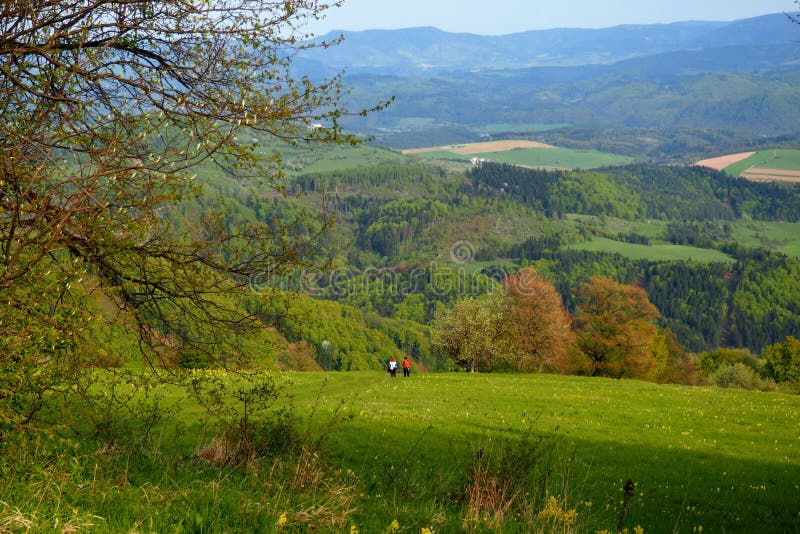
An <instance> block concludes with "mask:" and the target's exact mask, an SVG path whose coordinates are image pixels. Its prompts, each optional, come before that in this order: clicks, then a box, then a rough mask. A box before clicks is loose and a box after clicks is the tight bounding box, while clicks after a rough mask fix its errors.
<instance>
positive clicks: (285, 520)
mask: <svg viewBox="0 0 800 534" xmlns="http://www.w3.org/2000/svg"><path fill="white" fill-rule="evenodd" d="M288 522H289V520H288V518H287V517H286V512H283V513H282V514H281V516H280V517H279V518H278V521H277V525H278V527H285V526H286V523H288Z"/></svg>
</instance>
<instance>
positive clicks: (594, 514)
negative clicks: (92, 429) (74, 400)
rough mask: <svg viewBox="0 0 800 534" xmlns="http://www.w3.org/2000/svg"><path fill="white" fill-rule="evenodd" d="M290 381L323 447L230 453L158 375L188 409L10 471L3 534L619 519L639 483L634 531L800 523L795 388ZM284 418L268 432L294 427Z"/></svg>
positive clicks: (304, 430) (2, 506)
mask: <svg viewBox="0 0 800 534" xmlns="http://www.w3.org/2000/svg"><path fill="white" fill-rule="evenodd" d="M206 372H208V373H212V374H215V375H216V376H217V378H219V380H220V381H221V382H225V383H228V384H229V385H230V384H233V383H234V382H235V381H236V379H235V378H234V377H233V376H232V375H231V376H229V375H225V374H224V373H221V372H219V371H206ZM277 378H278V380H279V381H284V380H285V381H286V382H287V383H288V385H287V386H286V387H287V389H286V392H287V393H289V394H290V396H291V400H287V399H288V398H289V397H282V398H281V399H282V400H280V401H279V406H280V405H286V406H292V407H293V410H294V412H295V413H296V415H297V416H298V421H299V424H298V428H299V429H300V434H301V435H306V436H317V437H319V436H325V437H326V439H325V441H324V442H322V444H321V445H320V444H319V443H317V444H316V445H315V448H314V449H313V451H314V452H313V453H312V454H306V455H304V456H300V457H299V458H294V459H291V458H286V457H277V459H276V460H272V459H270V458H265V460H264V461H263V462H251V463H248V464H246V465H245V466H239V467H232V466H225V465H218V464H217V463H215V462H214V458H215V454H216V453H217V452H218V449H219V442H218V440H215V437H217V438H218V436H219V430H218V429H217V428H216V427H215V426H214V425H213V424H211V423H210V421H209V420H208V419H207V418H206V416H205V415H204V412H203V411H202V410H201V409H200V408H199V407H198V406H197V405H195V404H193V403H192V402H190V401H189V400H188V399H186V398H185V397H184V395H182V394H181V393H179V392H178V390H177V389H170V388H168V387H167V386H160V387H159V388H158V389H157V390H152V391H150V395H151V396H156V397H159V398H160V406H161V410H166V409H170V410H172V413H173V414H174V415H175V418H174V419H169V420H167V419H165V420H158V422H156V423H155V424H153V425H148V424H138V425H134V424H129V425H126V424H125V421H122V424H121V425H118V426H117V427H116V428H112V427H107V426H98V429H97V432H96V433H95V436H96V438H97V441H96V442H89V441H82V442H70V443H69V447H68V448H69V450H71V451H72V452H69V451H67V452H66V453H61V454H51V455H49V460H48V461H47V462H42V463H41V464H39V466H38V467H37V468H36V469H35V470H34V471H30V472H25V473H17V474H15V476H12V477H4V478H2V479H0V531H3V532H6V531H9V532H15V531H61V532H66V531H70V532H74V531H92V532H284V531H285V532H307V531H311V530H314V531H322V532H342V531H345V532H356V531H358V532H363V533H372V532H376V533H380V532H413V533H420V532H426V530H425V529H428V530H429V531H430V532H432V533H449V532H454V533H455V532H465V531H467V532H548V533H549V532H591V533H596V532H599V531H603V530H606V531H608V532H616V528H617V524H618V520H619V514H620V510H621V508H622V507H623V505H622V501H623V486H624V485H625V483H626V481H627V480H629V479H630V480H632V481H633V482H634V483H635V488H634V491H632V492H631V494H630V497H629V501H628V502H627V504H626V505H625V507H624V508H625V516H624V520H623V522H624V525H625V527H627V528H628V529H629V532H633V531H634V527H637V526H639V527H641V528H643V529H644V532H646V533H657V532H700V529H701V527H702V532H753V531H756V530H758V531H760V532H796V531H797V528H798V525H800V486H798V480H800V454H798V450H797V449H798V447H800V397H796V396H786V395H781V394H776V393H759V392H750V391H738V390H722V389H713V388H701V387H694V388H691V387H682V386H665V385H655V384H650V383H645V382H638V381H616V380H606V379H595V378H580V377H563V376H553V375H486V374H466V373H457V374H452V373H441V374H416V373H412V376H411V378H409V379H404V378H402V377H397V378H395V379H391V378H390V377H388V375H386V374H385V373H381V372H350V373H322V372H312V373H300V372H289V373H285V374H281V375H277ZM220 402H224V399H223V400H221V401H220ZM145 413H147V410H143V411H141V412H140V415H142V414H145ZM145 419H146V418H145ZM276 421H277V423H273V425H272V426H271V427H270V428H269V432H270V435H271V436H278V437H281V436H288V435H290V434H292V432H291V431H289V430H288V427H286V426H284V425H282V424H281V423H280V421H281V419H280V418H278V419H276ZM115 432H116V433H117V434H115ZM119 433H125V434H126V435H127V436H128V439H129V440H131V439H133V441H132V443H134V446H133V447H130V448H123V447H122V446H121V445H119V444H118V443H121V442H118V441H115V440H114V439H110V437H111V436H114V435H118V436H119V435H120V434H119ZM310 441H314V440H308V439H306V441H305V442H307V443H308V442H310ZM115 443H117V445H115ZM215 444H216V445H215ZM42 448H43V449H46V447H45V446H44V445H42ZM4 472H8V471H4ZM479 475H482V477H481V476H479ZM505 482H508V484H507V485H504V483H505ZM476 488H477V489H478V490H480V492H476ZM503 488H506V489H513V488H522V489H521V490H520V491H519V492H518V493H516V494H514V495H515V496H516V497H515V500H516V502H513V503H512V502H505V504H506V505H507V506H505V507H504V504H503V503H504V501H503V499H502V498H498V499H496V500H495V501H492V499H491V498H490V497H492V498H494V497H497V496H498V495H499V494H501V493H502V492H501V491H500V490H501V489H503ZM476 495H477V496H478V497H482V499H481V498H477V499H476ZM508 495H509V494H506V497H508ZM550 497H553V499H549V498H550ZM547 510H549V512H546V511H547ZM26 525H28V526H27V527H26ZM393 527H394V530H393Z"/></svg>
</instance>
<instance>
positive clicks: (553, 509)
mask: <svg viewBox="0 0 800 534" xmlns="http://www.w3.org/2000/svg"><path fill="white" fill-rule="evenodd" d="M561 513H562V510H561V505H560V504H558V501H557V500H556V498H555V497H553V496H552V495H551V496H550V497H548V498H547V504H546V505H545V506H544V508H542V511H541V512H539V515H538V516H537V517H538V518H539V519H556V518H558V517H561Z"/></svg>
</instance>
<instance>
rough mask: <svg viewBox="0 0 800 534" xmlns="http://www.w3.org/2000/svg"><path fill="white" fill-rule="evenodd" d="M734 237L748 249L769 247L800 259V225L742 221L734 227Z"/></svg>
mask: <svg viewBox="0 0 800 534" xmlns="http://www.w3.org/2000/svg"><path fill="white" fill-rule="evenodd" d="M733 237H734V238H735V239H736V241H737V242H738V243H740V244H742V245H744V246H747V247H767V248H769V249H773V250H777V251H778V252H782V253H784V254H786V255H787V256H793V257H800V223H779V222H761V221H740V222H737V223H736V224H735V225H734V229H733Z"/></svg>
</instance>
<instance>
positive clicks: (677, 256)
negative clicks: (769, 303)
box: [569, 237, 734, 263]
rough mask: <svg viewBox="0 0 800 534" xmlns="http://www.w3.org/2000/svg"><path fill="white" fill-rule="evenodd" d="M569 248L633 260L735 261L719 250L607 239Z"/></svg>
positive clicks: (599, 239) (602, 238) (598, 239)
mask: <svg viewBox="0 0 800 534" xmlns="http://www.w3.org/2000/svg"><path fill="white" fill-rule="evenodd" d="M569 248H571V249H574V250H587V251H591V252H607V253H617V254H621V255H622V256H625V257H626V258H630V259H632V260H651V261H667V260H690V261H698V262H705V263H714V262H724V263H729V262H733V261H734V260H733V258H731V257H730V256H728V255H727V254H725V253H723V252H720V251H718V250H710V249H704V248H696V247H688V246H684V245H671V244H654V245H637V244H632V243H624V242H622V241H615V240H613V239H608V238H605V237H595V238H593V239H592V240H591V241H585V242H583V243H578V244H575V245H570V246H569Z"/></svg>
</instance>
